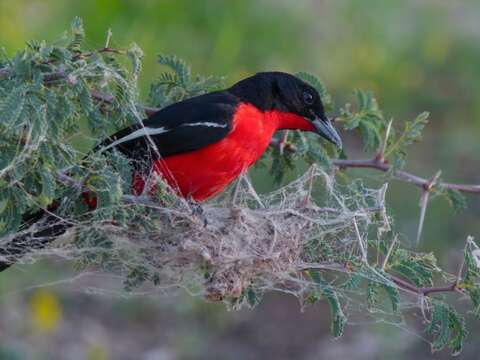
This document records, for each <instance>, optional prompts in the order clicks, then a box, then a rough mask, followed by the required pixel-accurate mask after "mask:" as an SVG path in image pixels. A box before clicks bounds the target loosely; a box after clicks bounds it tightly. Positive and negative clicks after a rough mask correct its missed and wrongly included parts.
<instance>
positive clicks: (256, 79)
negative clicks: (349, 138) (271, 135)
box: [229, 72, 342, 147]
mask: <svg viewBox="0 0 480 360" xmlns="http://www.w3.org/2000/svg"><path fill="white" fill-rule="evenodd" d="M229 91H230V92H231V93H233V94H235V95H236V96H238V97H239V98H240V99H242V101H246V102H249V103H251V104H253V105H255V106H256V107H257V108H259V109H261V110H262V111H269V110H279V111H282V112H289V113H294V114H297V115H300V116H303V117H304V118H306V119H308V120H309V121H311V122H312V124H313V126H314V127H315V129H316V132H317V133H318V134H319V135H321V136H323V137H324V138H325V139H327V140H328V141H330V142H332V143H334V144H335V145H337V146H338V147H342V140H341V139H340V136H339V135H338V133H337V131H336V130H335V128H334V127H333V125H332V122H331V120H330V119H329V118H328V117H327V116H326V114H325V109H324V107H323V103H322V100H321V98H320V95H319V94H318V92H317V91H316V90H315V88H313V87H312V86H310V85H309V84H307V83H306V82H304V81H302V80H300V79H299V78H297V77H295V76H293V75H290V74H287V73H283V72H261V73H257V74H255V75H254V76H251V77H249V78H246V79H244V80H242V81H240V82H238V83H236V84H235V85H234V86H232V88H230V89H229Z"/></svg>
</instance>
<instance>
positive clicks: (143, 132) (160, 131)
mask: <svg viewBox="0 0 480 360" xmlns="http://www.w3.org/2000/svg"><path fill="white" fill-rule="evenodd" d="M168 131H169V130H168V129H165V128H164V127H161V128H149V127H144V128H141V129H138V130H136V131H134V132H132V133H130V134H128V135H127V136H124V137H122V138H120V139H118V140H116V141H114V142H112V143H111V144H110V145H108V146H105V147H104V148H102V149H100V152H102V151H105V150H108V149H110V148H112V147H114V146H117V145H118V144H121V143H124V142H126V141H130V140H133V139H136V138H139V137H142V136H147V135H149V136H152V135H158V134H163V133H166V132H168Z"/></svg>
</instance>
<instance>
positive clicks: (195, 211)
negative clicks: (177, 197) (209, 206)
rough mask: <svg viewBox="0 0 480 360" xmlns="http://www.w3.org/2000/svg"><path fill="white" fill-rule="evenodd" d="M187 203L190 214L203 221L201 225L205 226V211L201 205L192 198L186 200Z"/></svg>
mask: <svg viewBox="0 0 480 360" xmlns="http://www.w3.org/2000/svg"><path fill="white" fill-rule="evenodd" d="M188 203H189V205H190V208H191V209H192V215H193V216H195V217H198V218H199V219H200V220H201V221H202V222H203V227H207V225H208V220H207V217H206V216H205V211H204V210H203V207H202V205H200V204H199V203H197V202H195V201H192V200H190V201H188Z"/></svg>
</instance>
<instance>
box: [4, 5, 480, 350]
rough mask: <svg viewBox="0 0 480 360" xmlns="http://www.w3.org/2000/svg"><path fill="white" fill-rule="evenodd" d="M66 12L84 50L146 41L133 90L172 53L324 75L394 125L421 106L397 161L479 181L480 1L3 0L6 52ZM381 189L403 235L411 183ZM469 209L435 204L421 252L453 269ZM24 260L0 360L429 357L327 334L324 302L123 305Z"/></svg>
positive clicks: (474, 201) (414, 216) (472, 211)
mask: <svg viewBox="0 0 480 360" xmlns="http://www.w3.org/2000/svg"><path fill="white" fill-rule="evenodd" d="M74 16H80V17H82V18H83V20H84V24H85V28H86V31H87V45H88V46H90V47H91V48H98V47H102V46H103V44H104V42H105V38H106V32H107V30H108V29H109V28H111V30H112V32H113V40H112V43H111V45H112V46H117V47H126V46H127V45H128V44H130V43H131V42H136V43H137V44H138V45H139V46H140V47H141V48H142V49H143V50H144V52H145V61H144V71H143V73H142V77H141V88H142V95H143V98H144V99H146V97H147V92H148V87H149V84H150V82H151V81H152V80H154V79H155V77H156V74H158V73H159V72H160V68H159V65H157V64H156V55H157V54H159V53H169V54H170V53H171V54H177V55H178V56H180V57H182V58H184V59H185V60H186V61H187V62H188V63H189V64H191V65H192V67H193V70H194V72H198V73H203V74H216V75H225V76H226V81H227V83H228V84H231V83H233V82H235V81H237V80H239V79H241V78H242V77H245V76H247V75H249V74H253V73H255V72H257V71H263V70H282V71H287V72H297V71H309V72H312V73H314V74H316V75H318V76H319V77H320V78H321V79H322V80H323V81H324V82H325V84H326V85H327V87H328V89H329V91H330V92H331V93H332V95H333V97H334V99H335V103H336V105H337V108H336V111H338V107H339V106H341V105H343V104H344V103H345V102H347V101H352V100H353V99H352V96H351V94H352V91H353V89H355V88H362V89H366V90H373V91H374V92H375V95H376V96H377V98H378V100H379V102H380V105H381V107H382V108H383V109H384V112H385V114H386V115H387V117H392V118H394V119H395V124H396V125H397V126H400V125H401V122H402V121H403V120H406V119H411V118H412V117H413V116H415V115H416V114H417V113H419V112H421V111H424V110H427V111H430V112H431V123H430V125H429V126H428V127H427V129H426V131H425V137H424V141H423V142H422V143H420V144H418V145H415V146H413V147H412V149H411V151H410V154H409V159H410V160H409V162H408V164H409V165H408V169H409V170H412V171H413V172H416V173H418V174H419V175H422V176H425V177H430V176H432V175H433V174H435V173H436V171H437V170H438V169H442V171H443V172H442V174H443V178H444V179H445V180H447V181H451V182H472V183H480V171H479V168H480V160H479V159H478V154H479V153H480V143H479V141H478V138H479V135H480V81H479V80H480V3H479V2H478V1H475V0H470V1H467V0H465V1H448V0H405V1H402V2H400V1H395V0H383V1H378V0H362V1H355V0H341V1H338V0H324V1H313V0H311V1H310V0H301V1H299V0H296V1H294V0H232V1H220V0H205V1H198V0H175V1H173V0H172V1H160V0H143V1H134V0H128V1H127V0H96V1H95V0H83V1H74V0H63V1H62V0H41V1H40V0H38V1H34V0H12V1H8V0H0V46H3V47H4V48H5V49H6V51H7V53H9V54H10V55H12V54H14V53H15V52H16V51H17V50H19V49H20V48H22V47H23V46H24V44H25V41H27V40H30V39H39V40H40V39H47V40H49V41H51V40H55V39H56V38H58V37H59V35H60V34H61V33H62V32H63V31H64V30H65V29H67V28H68V26H69V24H70V22H71V20H72V18H73V17H74ZM345 148H346V152H347V153H348V155H349V156H350V157H352V158H358V157H362V156H365V155H364V154H362V150H361V148H360V146H359V142H358V140H356V139H355V138H354V137H351V136H347V141H346V145H345ZM359 174H361V175H363V176H365V177H366V178H367V179H368V180H369V182H370V183H371V184H372V185H379V184H380V183H381V180H382V179H381V178H380V174H378V173H372V172H362V173H359ZM292 176H294V174H292ZM253 177H254V180H255V183H256V186H257V188H259V189H261V190H266V189H268V188H269V187H270V186H271V183H270V180H269V179H268V176H267V175H266V174H264V173H262V172H261V171H258V172H257V173H255V174H253ZM392 185H393V186H391V188H390V193H389V195H388V198H389V203H390V207H391V212H392V214H393V215H394V216H395V219H396V227H397V229H398V230H399V231H401V232H402V233H403V234H405V237H406V238H414V235H415V232H416V226H417V221H418V212H419V208H418V195H419V194H418V190H417V189H416V188H413V187H409V186H407V185H405V184H392ZM479 215H480V201H479V198H477V197H474V196H471V197H470V198H469V208H468V210H467V211H465V212H462V213H454V212H453V210H452V209H451V208H449V206H448V205H447V204H446V203H445V202H444V201H443V200H441V199H435V200H434V201H433V202H431V204H430V206H429V208H428V210H427V217H426V225H425V230H424V236H423V240H422V243H421V244H420V247H421V248H422V249H424V250H428V251H433V250H434V251H435V252H436V253H437V255H438V257H439V259H440V262H441V264H442V265H443V266H445V267H447V268H450V269H454V268H455V265H456V263H457V262H458V260H459V256H460V250H461V249H462V248H463V245H464V240H465V238H466V236H467V235H469V234H472V235H474V236H475V235H478V234H480V221H479ZM34 269H35V271H31V268H30V267H28V266H23V267H21V268H20V267H18V268H13V269H11V270H10V271H9V272H8V273H3V274H1V276H0V310H1V315H0V359H270V358H272V359H273V358H275V359H323V358H325V359H328V358H332V357H334V356H337V357H339V358H352V359H404V358H405V359H406V358H410V357H412V356H413V355H414V354H415V356H417V357H418V358H430V356H431V355H429V347H428V344H427V343H426V342H424V341H422V340H421V339H419V338H417V337H415V336H413V335H409V334H408V332H406V331H404V330H401V329H398V328H393V327H388V326H385V325H379V324H377V325H372V324H368V325H366V324H363V325H362V324H360V325H355V326H350V327H349V328H348V329H347V332H346V335H345V337H344V338H342V339H340V340H339V341H335V342H333V340H332V338H331V337H330V335H329V329H328V327H329V324H328V320H327V317H328V308H327V306H326V305H325V306H317V307H316V308H314V309H309V310H307V312H306V313H301V312H300V308H299V306H298V304H297V303H296V302H295V301H294V300H293V299H290V298H288V297H287V296H285V295H281V296H280V295H279V296H274V295H272V296H269V297H267V299H266V300H265V301H264V302H263V303H262V304H261V305H260V306H259V307H258V308H257V309H255V310H253V311H241V312H237V313H232V312H227V311H226V310H225V309H224V307H223V306H222V305H215V304H204V303H203V302H202V300H201V299H192V298H190V297H188V296H186V295H183V296H179V297H175V298H169V297H165V296H154V297H152V298H147V299H145V298H133V299H122V298H120V297H118V296H115V295H109V296H105V295H108V294H106V293H102V294H93V295H92V294H88V293H86V292H85V287H83V288H82V289H76V287H75V286H73V285H72V286H69V285H68V284H67V285H65V284H63V285H57V286H51V287H50V286H49V287H43V286H42V287H40V288H35V287H34V288H31V287H32V286H34V285H35V284H38V283H41V284H44V283H45V281H46V280H45V279H48V281H53V282H54V281H56V280H58V279H60V278H66V277H67V273H66V272H67V270H65V269H64V268H63V267H62V270H61V271H58V269H56V268H55V266H53V268H52V266H38V265H37V266H36V267H35V268H34ZM89 286H90V285H89ZM92 286H93V288H94V285H92ZM415 321H417V322H419V321H420V319H416V320H415ZM415 321H413V322H412V324H415ZM469 323H470V325H471V326H474V321H472V319H469ZM413 326H414V325H413ZM478 334H479V332H478V330H475V328H473V329H472V333H471V334H470V337H469V340H468V341H467V346H466V349H465V351H464V353H463V354H462V355H461V358H465V359H467V358H470V359H477V358H478V345H477V344H476V342H477V341H476V338H478ZM447 356H448V353H442V354H436V355H435V358H443V357H447Z"/></svg>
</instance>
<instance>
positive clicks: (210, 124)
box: [182, 121, 227, 128]
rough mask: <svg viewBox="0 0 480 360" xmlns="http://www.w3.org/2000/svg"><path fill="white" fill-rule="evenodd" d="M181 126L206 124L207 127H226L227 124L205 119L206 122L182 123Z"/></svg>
mask: <svg viewBox="0 0 480 360" xmlns="http://www.w3.org/2000/svg"><path fill="white" fill-rule="evenodd" d="M182 126H208V127H219V128H225V127H227V124H219V123H215V122H208V121H207V122H196V123H187V124H182Z"/></svg>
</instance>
